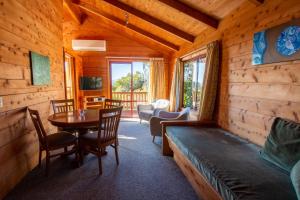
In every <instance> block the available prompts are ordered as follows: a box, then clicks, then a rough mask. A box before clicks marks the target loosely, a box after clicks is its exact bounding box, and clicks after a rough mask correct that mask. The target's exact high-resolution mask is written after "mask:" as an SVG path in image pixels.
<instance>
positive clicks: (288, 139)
mask: <svg viewBox="0 0 300 200" xmlns="http://www.w3.org/2000/svg"><path fill="white" fill-rule="evenodd" d="M261 156H262V157H263V158H264V159H266V160H268V161H270V162H272V163H273V164H275V165H277V166H278V167H281V168H282V169H284V170H286V171H288V172H290V171H291V169H292V167H293V166H294V165H295V164H296V162H297V161H298V160H299V159H300V124H299V123H295V122H293V121H289V120H285V119H282V118H276V119H275V120H274V122H273V125H272V128H271V131H270V134H269V136H268V138H267V140H266V142H265V145H264V148H263V149H262V151H261Z"/></svg>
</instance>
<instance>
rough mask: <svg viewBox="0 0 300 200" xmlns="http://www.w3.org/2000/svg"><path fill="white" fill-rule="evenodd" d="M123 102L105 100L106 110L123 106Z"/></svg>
mask: <svg viewBox="0 0 300 200" xmlns="http://www.w3.org/2000/svg"><path fill="white" fill-rule="evenodd" d="M121 103H122V101H121V100H115V99H105V100H104V108H115V107H119V106H121Z"/></svg>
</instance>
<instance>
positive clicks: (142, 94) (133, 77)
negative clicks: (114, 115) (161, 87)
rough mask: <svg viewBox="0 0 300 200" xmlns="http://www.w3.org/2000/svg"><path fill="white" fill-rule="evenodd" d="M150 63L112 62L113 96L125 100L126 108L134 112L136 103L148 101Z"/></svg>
mask: <svg viewBox="0 0 300 200" xmlns="http://www.w3.org/2000/svg"><path fill="white" fill-rule="evenodd" d="M149 69H150V68H149V63H148V62H129V63H112V64H111V76H112V97H113V99H119V100H122V101H123V106H124V108H123V109H124V110H127V111H130V112H131V114H134V112H135V111H136V105H137V104H139V103H146V102H147V98H148V87H149Z"/></svg>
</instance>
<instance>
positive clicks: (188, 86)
mask: <svg viewBox="0 0 300 200" xmlns="http://www.w3.org/2000/svg"><path fill="white" fill-rule="evenodd" d="M192 94H193V65H187V66H185V67H184V89H183V105H184V107H192V105H193V95H192Z"/></svg>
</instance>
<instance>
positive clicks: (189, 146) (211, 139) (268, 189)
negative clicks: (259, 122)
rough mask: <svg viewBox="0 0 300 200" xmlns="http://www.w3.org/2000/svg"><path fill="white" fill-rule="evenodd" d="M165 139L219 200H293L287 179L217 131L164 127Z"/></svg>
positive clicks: (233, 138)
mask: <svg viewBox="0 0 300 200" xmlns="http://www.w3.org/2000/svg"><path fill="white" fill-rule="evenodd" d="M166 132H167V136H168V137H169V138H170V139H171V140H172V141H173V142H174V143H175V144H176V146H177V147H178V148H179V149H180V151H182V153H183V154H184V155H185V156H186V157H187V158H188V159H189V160H190V161H191V162H192V163H193V165H194V166H195V167H196V168H197V169H198V170H199V172H200V173H201V174H202V175H203V176H204V177H205V178H206V179H207V181H208V182H209V183H210V184H211V185H212V187H214V188H215V190H216V191H217V192H218V193H219V194H220V195H221V197H222V198H223V199H226V200H227V199H243V200H248V199H249V200H250V199H251V200H253V199H256V200H259V199H261V200H262V199H263V200H275V199H296V198H297V197H296V194H295V192H294V189H293V186H292V184H291V181H290V178H289V175H288V174H286V173H285V172H284V171H283V170H281V169H280V168H278V167H276V166H274V165H272V164H270V163H269V162H267V161H265V160H263V159H261V158H260V156H259V154H258V152H259V150H260V148H259V147H258V146H256V145H254V144H252V143H249V142H247V141H245V140H242V139H240V138H238V137H236V136H233V135H232V134H230V133H228V132H226V131H224V130H222V129H217V128H200V127H192V126H190V127H183V126H168V127H167V129H166Z"/></svg>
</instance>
